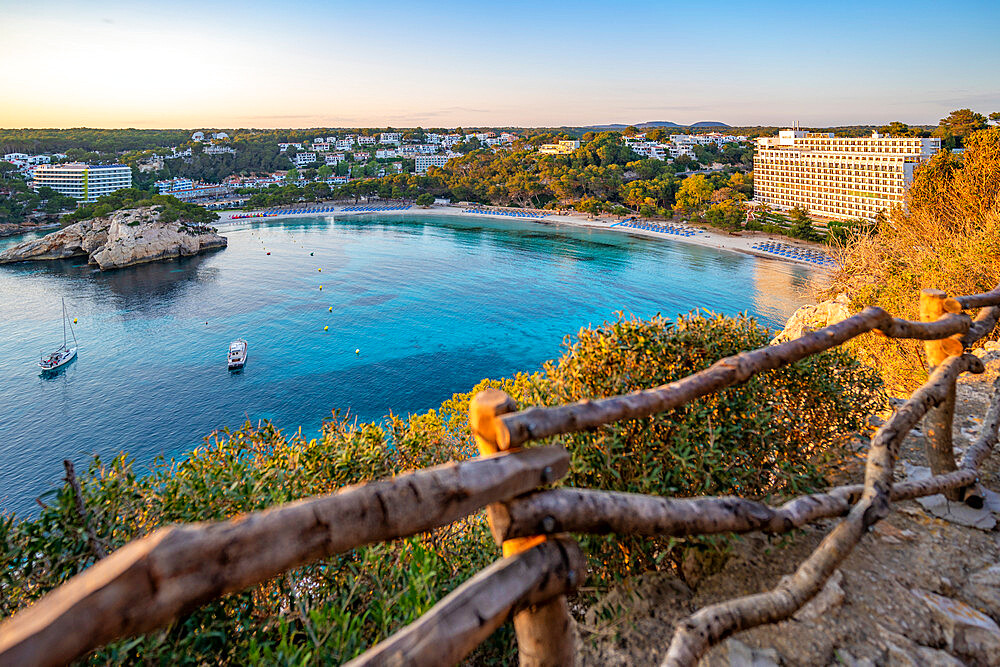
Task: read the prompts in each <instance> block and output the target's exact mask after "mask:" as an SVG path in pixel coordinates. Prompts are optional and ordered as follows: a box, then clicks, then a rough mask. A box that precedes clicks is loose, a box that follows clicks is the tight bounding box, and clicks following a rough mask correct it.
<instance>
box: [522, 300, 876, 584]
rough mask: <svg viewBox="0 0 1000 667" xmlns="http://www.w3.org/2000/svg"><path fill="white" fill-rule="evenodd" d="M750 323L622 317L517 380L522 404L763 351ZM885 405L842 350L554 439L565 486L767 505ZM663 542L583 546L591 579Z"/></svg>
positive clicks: (808, 485) (809, 476) (670, 376)
mask: <svg viewBox="0 0 1000 667" xmlns="http://www.w3.org/2000/svg"><path fill="white" fill-rule="evenodd" d="M768 340H769V334H768V332H767V331H766V330H764V329H762V328H761V327H759V326H758V325H757V324H756V322H755V321H754V320H753V319H750V318H747V317H745V316H740V317H735V318H729V317H723V316H720V315H714V314H708V313H706V314H698V313H692V314H689V315H686V316H682V317H679V318H678V319H677V320H675V321H670V320H668V319H665V318H662V317H659V316H657V317H655V318H653V319H651V320H649V321H643V320H638V319H626V318H625V317H623V316H621V315H620V316H619V318H618V320H617V321H615V322H610V323H605V324H604V325H603V326H601V327H598V328H596V329H583V330H581V331H580V333H579V334H578V336H577V339H576V340H575V341H572V342H570V341H568V342H567V345H568V347H567V350H566V353H565V354H564V355H563V356H562V358H561V359H559V360H558V361H557V362H553V363H549V364H546V366H545V372H544V377H538V378H534V381H533V382H529V383H526V391H525V392H524V393H525V395H524V396H523V397H522V400H523V401H524V402H525V403H527V404H543V405H556V404H561V403H568V402H573V401H578V400H583V399H588V398H598V397H603V396H610V395H613V394H619V393H626V392H631V391H635V390H639V389H643V388H647V387H652V386H656V385H659V384H664V383H667V382H671V381H673V380H677V379H680V378H682V377H684V376H686V375H689V374H691V373H694V372H696V371H699V370H702V369H704V368H707V367H708V366H709V365H711V364H712V363H713V362H714V361H716V360H718V359H720V358H722V357H726V356H730V355H733V354H737V353H739V352H740V351H743V350H748V349H753V348H757V347H762V346H765V345H767V343H768ZM882 401H883V396H882V392H881V384H880V382H879V380H878V378H877V376H876V375H875V374H874V373H873V372H871V371H870V370H868V369H867V368H865V367H863V366H862V365H861V364H859V363H858V362H857V361H855V360H854V359H853V358H852V357H850V356H849V355H848V354H847V353H846V352H843V351H838V350H834V351H830V352H826V353H823V354H819V355H815V356H812V357H809V358H807V359H804V360H802V361H799V362H797V363H795V364H792V365H790V366H787V367H785V368H781V369H778V370H775V371H770V372H766V373H762V374H759V375H757V376H755V377H753V378H751V379H750V380H748V381H747V382H745V383H743V384H741V385H738V386H735V387H730V388H728V389H725V390H723V391H722V392H719V393H717V394H714V395H711V396H707V397H705V398H701V399H698V400H696V401H694V402H692V403H689V404H687V405H685V406H682V407H680V408H677V409H676V410H672V411H669V412H666V413H662V414H658V415H653V416H651V417H647V418H645V419H638V420H631V421H623V422H618V423H615V424H611V425H608V426H603V427H601V428H599V429H597V430H596V431H594V432H592V433H580V434H574V435H569V436H563V437H560V438H556V439H555V441H556V442H560V443H562V444H564V445H565V446H566V447H567V448H568V449H569V450H570V451H571V452H572V454H573V465H572V469H571V472H570V474H569V476H568V477H567V479H566V483H567V484H568V485H570V486H577V487H589V488H597V489H609V490H617V491H628V492H634V493H645V494H654V495H660V496H697V495H740V496H745V497H751V498H768V497H771V496H780V495H787V494H791V493H799V492H803V491H808V490H811V489H815V488H817V487H818V486H820V485H821V484H822V482H823V477H822V473H823V472H824V466H825V465H827V464H829V463H831V462H833V461H839V460H841V458H842V456H843V454H844V449H843V447H842V445H843V443H844V442H845V438H846V437H847V436H848V434H850V433H853V432H856V431H858V430H859V429H860V428H861V427H862V425H863V422H864V419H865V417H866V416H867V415H869V414H871V413H872V412H874V411H876V410H877V409H879V408H880V407H881V405H882ZM669 545H670V541H669V540H667V539H662V540H654V539H648V538H645V537H643V538H629V537H613V538H606V539H605V538H595V539H588V540H586V551H587V552H588V553H590V554H591V570H592V572H594V573H596V574H597V575H598V576H599V577H603V578H613V577H616V576H620V575H621V574H623V573H625V572H640V571H643V570H645V569H649V568H652V567H654V566H655V564H656V563H657V562H659V561H662V560H663V559H664V558H666V557H668V556H669V557H670V558H671V559H672V560H674V561H675V562H676V561H677V560H678V558H679V557H680V551H678V550H671V549H670V548H669Z"/></svg>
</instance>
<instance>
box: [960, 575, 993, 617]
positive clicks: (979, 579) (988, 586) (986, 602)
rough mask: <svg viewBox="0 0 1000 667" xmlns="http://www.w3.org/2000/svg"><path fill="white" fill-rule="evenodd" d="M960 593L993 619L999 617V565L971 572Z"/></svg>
mask: <svg viewBox="0 0 1000 667" xmlns="http://www.w3.org/2000/svg"><path fill="white" fill-rule="evenodd" d="M962 593H963V594H964V597H965V598H966V599H968V600H971V601H972V602H974V603H975V604H976V605H978V606H979V607H980V608H981V609H983V610H985V611H986V612H987V613H989V614H990V615H991V616H992V617H993V618H994V619H997V618H1000V565H993V566H992V567H988V568H986V569H985V570H980V571H979V572H975V573H973V574H972V576H971V577H969V581H968V583H967V584H966V585H965V587H964V588H963V589H962Z"/></svg>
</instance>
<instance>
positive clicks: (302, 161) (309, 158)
mask: <svg viewBox="0 0 1000 667" xmlns="http://www.w3.org/2000/svg"><path fill="white" fill-rule="evenodd" d="M315 161H316V154H315V153H296V154H295V157H294V158H292V162H293V163H295V166H296V167H302V166H305V165H307V164H312V163H313V162H315Z"/></svg>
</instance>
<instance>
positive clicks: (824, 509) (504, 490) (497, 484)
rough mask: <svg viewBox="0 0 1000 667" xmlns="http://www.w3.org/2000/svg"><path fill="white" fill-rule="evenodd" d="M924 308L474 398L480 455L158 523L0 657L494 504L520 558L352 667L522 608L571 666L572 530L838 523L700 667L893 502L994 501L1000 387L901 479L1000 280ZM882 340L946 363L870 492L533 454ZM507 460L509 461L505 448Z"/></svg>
mask: <svg viewBox="0 0 1000 667" xmlns="http://www.w3.org/2000/svg"><path fill="white" fill-rule="evenodd" d="M921 302H922V308H921V311H922V318H923V319H924V320H925V321H922V322H913V321H908V320H903V319H897V318H893V317H891V316H890V315H889V314H888V313H886V312H885V311H884V310H881V309H879V308H866V309H864V310H863V311H861V312H860V313H858V314H856V315H854V316H852V317H850V318H847V319H845V320H843V321H842V322H839V323H837V324H834V325H831V326H827V327H824V328H822V329H819V330H816V331H813V332H811V333H808V334H806V335H804V336H802V337H801V338H798V339H795V340H792V341H788V342H786V343H782V344H780V345H774V346H768V347H765V348H761V349H757V350H752V351H749V352H744V353H741V354H738V355H735V356H732V357H728V358H725V359H722V360H720V361H718V362H716V363H715V364H713V365H712V366H710V367H709V368H707V369H705V370H703V371H700V372H698V373H694V374H692V375H689V376H687V377H685V378H682V379H680V380H677V381H675V382H671V383H669V384H666V385H662V386H660V387H655V388H652V389H646V390H642V391H637V392H633V393H631V394H626V395H622V396H612V397H608V398H601V399H596V400H586V401H580V402H578V403H574V404H569V405H563V406H556V407H534V408H529V409H527V410H523V411H521V412H514V411H513V410H515V409H516V406H515V405H514V404H513V402H512V401H510V400H509V398H507V397H505V395H495V394H491V395H489V396H485V395H484V396H481V397H477V399H475V400H474V401H473V415H471V418H470V424H471V425H472V429H473V432H474V434H475V435H476V437H477V442H479V445H480V449H481V455H480V457H479V458H476V459H472V460H470V461H466V462H462V463H450V464H446V465H443V466H437V467H434V468H428V469H425V470H420V471H416V472H413V473H407V474H404V475H399V476H397V477H394V478H391V479H388V480H382V481H378V482H373V483H369V484H363V485H358V486H352V487H347V488H345V489H342V490H341V491H339V492H337V493H334V494H331V495H328V496H322V497H317V498H312V499H307V500H302V501H298V502H295V503H289V504H287V505H283V506H279V507H276V508H272V509H269V510H266V511H263V512H257V513H253V514H248V515H245V516H242V517H237V518H235V519H233V520H230V521H224V522H217V523H208V524H192V525H188V526H172V527H167V528H162V529H159V530H157V531H155V532H153V533H151V534H150V535H148V536H146V537H145V538H142V539H140V540H136V541H134V542H132V543H130V544H127V545H125V546H124V547H122V548H120V549H119V550H117V551H116V552H114V553H112V554H111V555H110V556H108V557H106V558H104V559H103V560H100V561H99V562H97V563H95V564H94V565H93V566H92V567H90V568H89V569H87V570H85V571H84V572H82V573H80V574H78V575H77V576H75V577H74V578H73V579H71V580H70V581H69V582H67V583H66V584H64V585H62V586H60V587H58V588H57V589H55V590H54V591H51V592H50V593H48V594H47V595H45V596H44V597H43V598H41V599H40V600H39V601H37V602H36V603H34V604H33V605H31V606H29V607H27V608H26V609H24V610H22V611H20V612H18V613H17V614H14V615H13V616H12V617H10V618H9V619H6V620H4V621H3V622H2V623H0V664H18V665H56V664H64V663H66V662H68V661H71V660H73V659H75V658H78V657H80V656H82V655H85V654H86V653H87V652H89V651H91V650H93V649H94V648H97V647H99V646H102V645H104V644H106V643H108V642H110V641H113V640H115V639H118V638H121V637H125V636H130V635H135V634H139V633H142V632H147V631H149V630H152V629H154V628H157V627H160V626H163V625H165V624H167V623H169V622H171V621H172V620H174V619H176V618H178V617H179V616H181V615H182V614H184V613H187V612H189V611H191V610H192V609H194V608H196V607H197V606H199V605H201V604H204V603H205V602H207V601H209V600H212V599H214V598H217V597H219V596H221V595H224V594H226V593H230V592H234V591H238V590H242V589H245V588H246V587H248V586H251V585H254V584H257V583H260V582H263V581H265V580H267V579H269V578H271V577H273V576H276V575H278V574H280V573H282V572H284V571H287V570H288V569H290V568H293V567H296V566H299V565H302V564H305V563H308V562H312V561H315V560H317V559H321V558H324V557H327V556H330V555H333V554H336V553H342V552H344V551H348V550H350V549H354V548H357V547H359V546H363V545H366V544H371V543H375V542H383V541H388V540H392V539H396V538H400V537H405V536H409V535H415V534H419V533H422V532H426V531H428V530H432V529H434V528H438V527H441V526H445V525H448V524H450V523H452V522H454V521H457V520H459V519H462V518H464V517H466V516H469V515H470V514H472V513H474V512H477V511H479V510H480V509H482V508H484V507H487V506H489V518H490V524H491V529H492V530H493V533H494V537H495V538H496V540H497V542H498V544H504V551H505V556H506V557H505V558H503V559H501V560H499V561H497V562H496V563H494V564H493V565H491V566H490V567H488V568H486V569H485V570H483V571H481V572H480V573H479V574H477V575H476V576H474V577H473V578H472V579H470V580H468V581H467V582H465V583H464V584H462V585H460V586H459V587H458V588H457V589H455V590H454V591H453V592H452V593H451V594H449V595H448V596H446V597H445V598H444V599H442V600H441V601H440V602H438V603H437V604H436V605H435V606H434V607H433V608H432V609H431V610H430V611H429V612H427V613H426V614H425V615H423V616H422V617H421V618H420V619H418V620H417V621H416V622H414V623H413V624H411V625H410V626H408V627H407V628H404V629H402V630H400V631H399V632H397V633H396V634H394V635H393V636H391V637H390V638H388V639H386V640H385V641H384V642H382V643H380V644H378V645H377V646H375V647H373V648H372V649H370V650H369V651H367V652H366V653H364V654H362V655H361V656H359V657H358V658H356V659H354V660H353V661H352V662H351V664H352V665H383V664H412V665H430V664H435V665H436V664H448V663H454V662H457V661H459V660H461V659H462V658H463V657H464V656H466V655H468V653H469V652H471V651H472V650H473V649H474V648H475V647H476V646H478V644H479V643H481V642H482V641H483V640H484V639H485V638H486V637H488V636H489V635H490V633H492V632H493V631H494V630H495V629H496V628H497V627H499V626H500V625H501V624H502V623H503V622H505V621H506V620H507V619H509V618H511V616H514V617H515V626H516V628H517V635H518V640H519V642H521V643H522V645H521V647H520V656H521V661H522V664H531V665H534V664H539V665H542V664H553V665H554V664H568V663H570V662H572V659H573V657H572V654H571V652H570V651H568V650H567V649H568V648H570V647H571V643H569V642H568V641H567V637H568V636H569V631H568V628H566V627H564V626H565V624H566V623H567V622H569V620H568V619H569V614H568V609H567V606H566V600H565V594H566V593H567V592H570V591H572V590H573V589H574V588H575V586H576V585H578V584H579V583H580V582H581V581H582V580H583V577H584V576H585V563H584V559H583V556H582V554H581V553H580V551H579V547H578V546H577V545H576V543H575V542H573V541H572V540H570V539H569V538H567V537H565V536H564V535H562V534H563V533H593V534H601V533H620V534H634V535H650V536H653V535H658V536H670V535H674V536H679V535H700V534H712V533H722V532H735V533H739V532H748V531H765V532H772V533H779V532H787V531H789V530H793V529H795V528H798V527H801V526H803V525H805V524H806V523H809V522H813V521H816V520H818V519H823V518H834V517H841V521H840V522H839V523H838V524H837V526H836V527H835V528H834V529H833V531H832V532H830V533H829V534H828V535H827V537H826V538H825V539H824V540H823V541H822V543H821V544H820V545H819V546H818V547H817V548H816V549H815V550H814V552H813V553H812V555H811V556H810V557H809V558H808V559H807V560H806V561H804V562H803V563H802V565H801V566H800V567H799V568H798V570H797V571H796V572H795V573H794V574H793V575H792V576H791V577H788V578H786V579H784V580H783V582H782V583H781V584H779V586H778V587H777V588H775V589H774V590H772V591H768V592H765V593H761V594H758V595H753V596H748V597H744V598H738V599H735V600H730V601H728V602H723V603H719V604H715V605H711V606H709V607H706V608H704V609H702V610H701V611H699V612H697V613H695V614H694V615H692V616H691V617H689V618H687V619H685V620H684V621H682V622H681V623H680V624H679V625H678V627H677V629H676V631H675V634H674V637H673V640H672V642H671V644H670V648H669V651H668V653H667V657H666V659H665V661H664V664H665V665H671V666H680V665H694V664H696V663H697V661H698V660H699V659H700V657H701V656H702V655H704V653H705V651H707V650H708V649H709V648H710V647H711V646H712V645H713V644H715V643H717V642H718V641H721V640H722V639H724V638H725V637H727V636H729V635H731V634H733V633H735V632H739V631H741V630H745V629H748V628H751V627H755V626H757V625H761V624H765V623H771V622H776V621H780V620H783V619H786V618H789V617H790V616H792V615H793V614H794V613H795V612H796V611H798V609H800V608H801V607H802V606H803V605H804V604H805V603H806V602H808V600H809V599H810V598H811V597H813V596H814V595H815V594H816V593H817V592H819V591H820V590H821V589H822V587H823V585H824V584H825V582H826V580H827V578H828V577H829V576H830V575H831V574H832V573H833V572H834V571H835V570H836V568H837V567H838V566H839V564H840V563H841V562H842V561H843V559H844V558H846V557H847V555H848V554H849V553H850V552H851V550H852V549H853V547H854V546H855V545H856V544H857V543H858V542H859V541H860V539H861V538H862V537H863V535H864V534H865V532H866V531H867V530H868V529H869V528H870V527H871V525H873V524H874V523H876V522H877V521H879V520H881V519H882V518H884V517H885V516H886V515H887V514H888V512H889V509H890V503H891V502H893V501H899V500H904V499H910V498H917V497H921V496H926V495H931V494H935V493H942V492H946V493H953V494H956V493H957V494H959V496H961V497H963V498H964V500H965V501H966V502H968V503H969V504H971V505H973V506H975V504H976V502H977V501H978V502H980V503H981V501H982V492H981V490H980V489H979V487H978V468H979V466H980V465H981V463H982V462H983V461H984V460H985V458H986V457H987V456H988V455H989V454H990V453H991V452H992V451H993V448H994V447H995V445H996V443H997V428H998V425H1000V380H998V381H997V382H996V383H995V384H994V395H993V398H992V401H991V404H990V408H989V411H988V412H987V414H986V416H985V418H984V419H983V422H982V427H981V431H980V435H979V437H978V438H977V440H976V442H975V443H974V444H973V445H972V446H971V447H970V448H969V449H968V450H967V452H966V454H965V457H964V459H963V461H962V462H961V464H960V465H958V466H957V469H955V468H956V466H955V465H954V460H953V455H951V454H950V451H951V443H950V433H949V438H948V439H947V442H946V444H947V450H948V452H947V453H948V454H949V456H945V457H943V460H945V461H946V462H947V461H948V460H950V461H951V468H950V469H948V470H941V469H937V470H935V467H934V466H935V464H934V462H933V461H932V475H931V477H930V478H928V479H922V480H915V481H908V482H904V483H901V484H893V469H894V466H895V462H896V459H897V458H898V455H899V448H900V445H901V443H902V441H903V439H904V438H905V437H906V435H907V434H908V433H909V432H910V430H911V429H912V428H913V427H914V426H915V425H916V423H917V422H918V421H919V420H920V419H921V418H922V417H924V416H925V415H926V414H928V412H931V413H932V414H935V415H938V416H940V417H942V419H950V410H951V408H950V407H948V406H949V399H950V397H952V398H953V396H954V387H955V383H956V380H957V378H958V376H959V375H960V374H961V373H963V372H973V373H981V372H983V370H984V368H983V364H982V362H981V361H980V360H979V359H978V357H975V356H973V355H969V354H964V350H965V349H967V348H970V347H971V346H973V345H975V343H976V342H978V341H979V340H980V339H982V338H983V337H984V336H986V335H988V334H989V333H990V332H991V331H993V329H994V328H995V327H996V325H997V322H998V321H1000V287H997V288H996V289H994V290H992V291H990V292H986V293H983V294H975V295H970V296H964V297H956V298H947V297H946V296H945V295H944V294H943V293H937V292H933V293H932V291H927V290H925V292H924V294H922V296H921ZM925 306H926V307H925ZM963 308H964V309H970V308H979V309H980V310H979V312H978V313H977V314H976V317H975V319H972V318H970V317H969V316H968V315H966V314H964V313H961V312H960V311H961V310H962V309H963ZM939 314H940V317H938V315H939ZM870 332H878V333H881V334H882V335H885V336H888V337H891V338H908V339H915V340H923V341H938V342H933V343H930V344H928V346H927V347H928V352H929V355H930V356H929V358H931V363H932V365H934V366H936V367H935V368H933V372H932V373H931V376H930V379H929V380H928V382H927V383H926V384H925V385H924V386H922V387H921V388H920V389H918V390H917V391H916V392H914V394H913V395H912V396H911V397H910V399H909V400H907V401H906V402H905V403H904V404H903V405H902V406H901V407H900V408H899V409H897V410H896V412H895V413H894V414H893V415H892V416H891V417H890V418H889V419H888V421H887V422H886V423H885V424H883V426H882V427H881V428H879V430H878V431H877V432H876V434H875V436H874V437H873V439H872V444H871V448H870V450H869V454H868V458H867V463H866V469H865V481H864V484H855V485H848V486H840V487H836V488H834V489H830V490H829V491H826V492H824V493H817V494H812V495H806V496H801V497H798V498H794V499H792V500H790V501H788V502H786V503H785V504H783V505H781V506H779V507H770V506H768V505H766V504H763V503H759V502H756V501H751V500H747V499H744V498H738V497H716V498H708V497H702V498H688V499H677V498H660V497H653V496H643V495H636V494H627V493H614V492H605V491H596V490H591V489H573V488H560V489H554V490H545V491H542V490H539V489H540V488H541V487H544V486H546V485H547V484H549V483H551V482H553V481H555V480H558V479H559V478H561V477H563V476H564V475H565V474H566V473H567V472H568V468H569V455H568V453H567V452H566V451H565V450H564V449H562V448H561V447H557V446H549V447H535V448H532V449H523V450H522V449H520V446H521V445H523V444H525V443H527V442H530V441H532V440H539V439H543V438H548V437H551V436H555V435H560V434H565V433H573V432H579V431H583V430H587V429H592V428H595V427H598V426H601V425H603V424H607V423H611V422H614V421H619V420H624V419H637V418H642V417H646V416H649V415H652V414H655V413H658V412H663V411H666V410H670V409H673V408H676V407H678V406H680V405H683V404H685V403H687V402H689V401H691V400H693V399H696V398H699V397H702V396H706V395H708V394H712V393H715V392H718V391H720V390H722V389H724V388H726V387H730V386H732V385H734V384H738V383H740V382H744V381H746V380H747V379H749V378H750V377H752V376H753V375H755V374H756V373H760V372H764V371H768V370H774V369H776V368H780V367H782V366H785V365H787V364H790V363H794V362H796V361H798V360H800V359H804V358H806V357H808V356H810V355H813V354H816V353H818V352H822V351H824V350H829V349H831V348H834V347H837V346H838V345H841V344H843V343H844V342H846V341H848V340H850V339H852V338H854V337H856V336H860V335H863V334H866V333H870ZM935 411H936V412H935ZM941 423H947V424H950V421H942V422H941ZM931 439H932V438H931V437H928V440H929V441H930V440H931ZM935 440H936V441H937V442H938V444H939V445H940V443H941V442H945V441H944V440H941V439H935ZM496 450H501V453H499V454H490V452H493V451H496ZM936 453H938V454H942V453H943V451H942V450H941V449H940V448H939V450H938V451H937V452H936ZM949 457H950V458H949ZM556 634H558V635H559V637H558V638H555V635H556Z"/></svg>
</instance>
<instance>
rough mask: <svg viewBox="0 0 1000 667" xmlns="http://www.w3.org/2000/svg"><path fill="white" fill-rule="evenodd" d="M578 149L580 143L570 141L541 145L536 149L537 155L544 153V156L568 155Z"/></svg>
mask: <svg viewBox="0 0 1000 667" xmlns="http://www.w3.org/2000/svg"><path fill="white" fill-rule="evenodd" d="M579 147H580V142H579V141H576V140H572V141H565V140H564V141H560V142H559V143H557V144H542V145H541V147H540V148H539V149H538V152H539V153H545V154H546V155H569V154H570V153H572V152H573V151H575V150H576V149H577V148H579Z"/></svg>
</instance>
